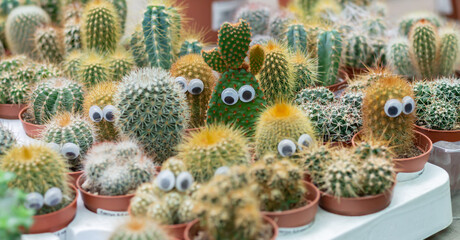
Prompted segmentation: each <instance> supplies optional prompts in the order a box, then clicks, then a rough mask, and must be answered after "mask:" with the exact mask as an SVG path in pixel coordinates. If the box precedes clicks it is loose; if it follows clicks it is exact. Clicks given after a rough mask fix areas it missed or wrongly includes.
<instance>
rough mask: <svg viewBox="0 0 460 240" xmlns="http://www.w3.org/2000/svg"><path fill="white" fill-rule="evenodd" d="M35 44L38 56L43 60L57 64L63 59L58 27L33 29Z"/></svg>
mask: <svg viewBox="0 0 460 240" xmlns="http://www.w3.org/2000/svg"><path fill="white" fill-rule="evenodd" d="M34 37H35V46H36V50H37V52H38V57H39V58H40V59H41V60H42V61H45V62H51V63H55V64H59V63H61V62H62V61H63V60H64V54H65V49H64V42H63V37H62V32H61V30H60V29H57V28H54V27H44V28H39V29H37V31H35V34H34Z"/></svg>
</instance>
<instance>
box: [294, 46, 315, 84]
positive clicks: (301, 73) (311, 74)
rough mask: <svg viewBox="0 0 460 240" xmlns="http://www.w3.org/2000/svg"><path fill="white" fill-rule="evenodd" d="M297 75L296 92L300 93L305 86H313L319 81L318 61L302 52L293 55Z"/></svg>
mask: <svg viewBox="0 0 460 240" xmlns="http://www.w3.org/2000/svg"><path fill="white" fill-rule="evenodd" d="M291 62H292V65H293V69H294V75H295V78H294V79H295V88H294V92H296V93H298V92H299V91H301V90H302V89H304V88H307V87H312V86H314V85H316V83H317V82H318V61H317V59H315V58H311V57H310V56H305V54H303V53H301V52H297V53H295V54H294V55H293V56H292V57H291Z"/></svg>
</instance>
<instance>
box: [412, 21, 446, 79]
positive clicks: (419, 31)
mask: <svg viewBox="0 0 460 240" xmlns="http://www.w3.org/2000/svg"><path fill="white" fill-rule="evenodd" d="M410 41H411V44H412V51H411V57H412V59H413V60H414V66H415V68H416V69H417V72H418V74H419V75H420V77H425V78H431V77H433V76H434V75H435V74H436V69H435V67H436V64H435V61H436V53H437V51H438V49H437V48H438V46H437V42H438V41H439V40H438V36H437V33H436V29H435V27H434V26H433V25H432V24H431V23H429V22H428V21H426V20H420V21H419V22H417V23H416V24H415V25H414V27H413V29H412V31H411V33H410Z"/></svg>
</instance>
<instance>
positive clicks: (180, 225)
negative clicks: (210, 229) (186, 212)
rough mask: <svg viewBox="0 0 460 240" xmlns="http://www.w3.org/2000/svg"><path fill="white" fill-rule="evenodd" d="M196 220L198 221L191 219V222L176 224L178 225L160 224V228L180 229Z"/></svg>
mask: <svg viewBox="0 0 460 240" xmlns="http://www.w3.org/2000/svg"><path fill="white" fill-rule="evenodd" d="M195 220H198V219H193V220H192V221H189V222H186V223H178V224H160V226H162V227H164V228H167V229H170V228H182V227H186V226H187V225H188V224H189V223H191V222H193V221H195Z"/></svg>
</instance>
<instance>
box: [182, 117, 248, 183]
mask: <svg viewBox="0 0 460 240" xmlns="http://www.w3.org/2000/svg"><path fill="white" fill-rule="evenodd" d="M178 149H179V154H178V158H179V159H182V160H183V161H184V163H185V164H186V166H187V170H188V171H189V172H190V173H191V174H192V176H193V178H194V179H195V181H197V182H199V183H201V182H207V181H209V180H210V179H211V178H212V176H213V175H214V172H215V171H216V169H217V168H219V167H222V166H228V167H230V166H233V165H240V164H249V161H250V155H249V149H248V147H247V140H246V138H245V137H244V136H243V134H242V132H241V131H239V130H236V129H234V128H232V127H228V126H225V125H210V126H207V127H205V128H203V129H201V130H199V131H198V132H193V133H191V135H190V137H187V138H186V139H185V141H184V143H182V144H180V145H179V146H178Z"/></svg>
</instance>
